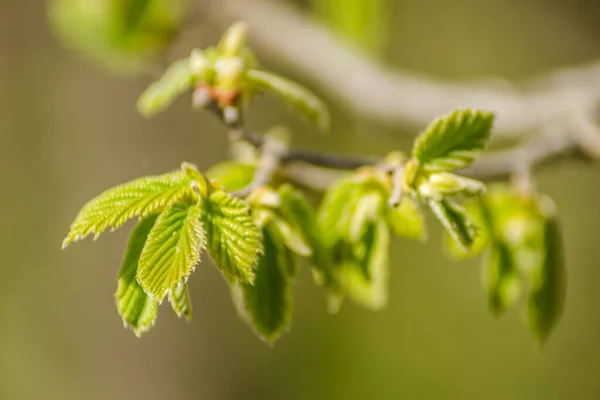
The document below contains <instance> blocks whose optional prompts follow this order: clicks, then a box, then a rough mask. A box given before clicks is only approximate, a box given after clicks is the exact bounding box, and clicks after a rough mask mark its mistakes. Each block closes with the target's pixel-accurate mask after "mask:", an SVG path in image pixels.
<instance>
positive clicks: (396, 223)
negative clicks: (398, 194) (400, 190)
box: [386, 196, 427, 241]
mask: <svg viewBox="0 0 600 400" xmlns="http://www.w3.org/2000/svg"><path fill="white" fill-rule="evenodd" d="M386 221H387V223H388V225H389V227H390V229H391V230H392V231H393V232H394V233H395V234H396V235H398V236H403V237H406V238H408V239H415V240H421V241H424V240H425V239H426V238H427V231H426V227H425V220H424V217H423V213H422V212H421V209H420V207H419V204H418V203H417V202H416V201H415V200H413V199H412V198H410V197H408V196H405V197H404V198H403V199H402V202H401V203H400V205H398V206H397V207H393V208H388V210H387V212H386Z"/></svg>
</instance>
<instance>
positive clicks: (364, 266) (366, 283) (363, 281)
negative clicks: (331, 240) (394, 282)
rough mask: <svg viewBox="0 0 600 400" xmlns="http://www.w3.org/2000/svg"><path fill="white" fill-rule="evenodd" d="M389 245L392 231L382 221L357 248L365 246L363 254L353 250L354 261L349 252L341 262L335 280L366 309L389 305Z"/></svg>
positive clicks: (369, 227) (370, 229)
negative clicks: (359, 254)
mask: <svg viewBox="0 0 600 400" xmlns="http://www.w3.org/2000/svg"><path fill="white" fill-rule="evenodd" d="M389 244H390V238H389V231H388V229H387V227H386V225H385V222H384V221H382V220H380V221H378V222H375V223H373V224H370V225H369V226H368V229H367V232H366V234H365V235H364V236H363V238H362V240H361V242H360V243H358V244H355V245H354V246H361V247H362V249H361V250H360V251H358V252H357V251H352V250H354V249H350V253H353V256H352V257H348V254H349V252H348V251H346V257H345V259H342V260H338V261H339V264H338V266H337V267H336V268H335V276H336V279H337V280H338V283H339V285H340V286H341V288H342V291H343V293H344V294H345V295H347V296H348V297H349V298H350V299H352V300H353V301H354V302H355V303H357V304H359V305H362V306H363V307H366V308H370V309H374V310H378V309H381V308H383V307H384V306H385V305H386V304H387V298H388V278H389V256H388V251H389ZM356 253H362V256H359V257H357V256H356ZM365 271H366V274H365ZM365 275H368V276H365Z"/></svg>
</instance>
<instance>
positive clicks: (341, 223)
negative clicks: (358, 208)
mask: <svg viewBox="0 0 600 400" xmlns="http://www.w3.org/2000/svg"><path fill="white" fill-rule="evenodd" d="M359 194H360V185H359V184H358V183H357V182H355V181H354V180H353V179H351V178H345V179H341V180H339V181H338V182H336V183H335V184H334V185H332V186H331V187H330V188H329V189H328V190H327V191H326V192H325V195H324V196H323V200H321V204H320V206H319V209H318V214H317V217H318V221H319V226H320V228H321V234H322V238H323V242H324V244H325V245H326V246H332V245H333V244H335V243H336V242H337V241H338V240H339V239H340V237H343V236H345V235H347V232H348V227H349V226H350V220H351V218H352V212H353V205H354V204H355V199H356V198H357V197H358V195H359Z"/></svg>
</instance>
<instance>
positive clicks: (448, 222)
mask: <svg viewBox="0 0 600 400" xmlns="http://www.w3.org/2000/svg"><path fill="white" fill-rule="evenodd" d="M429 207H431V210H432V211H433V213H434V214H435V216H436V217H437V218H438V219H439V220H440V222H441V223H442V225H444V228H446V230H447V231H448V233H450V235H451V236H452V237H453V238H454V240H455V241H456V242H457V243H458V244H459V245H460V246H461V247H462V248H463V250H464V251H468V250H469V249H470V248H471V246H472V245H473V242H474V241H475V237H476V232H475V225H474V224H473V222H472V221H471V218H470V216H469V214H467V212H466V211H465V209H464V208H463V207H462V206H460V205H458V204H456V203H455V202H453V201H452V200H449V199H444V200H440V201H437V200H429Z"/></svg>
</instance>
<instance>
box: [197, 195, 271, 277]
mask: <svg viewBox="0 0 600 400" xmlns="http://www.w3.org/2000/svg"><path fill="white" fill-rule="evenodd" d="M203 208H204V214H203V216H204V221H205V222H204V223H205V228H206V233H207V239H208V248H209V250H210V255H211V257H212V258H213V260H214V261H215V263H216V264H217V267H218V268H219V269H220V270H221V272H223V274H224V275H225V277H227V278H228V279H229V280H231V281H236V280H240V281H242V282H246V283H252V281H253V280H254V270H255V269H256V265H257V263H258V257H259V255H260V253H261V252H262V245H261V242H262V235H261V232H260V230H259V229H258V228H257V226H256V225H255V223H254V220H253V218H252V213H251V209H250V207H249V206H248V205H247V204H246V203H244V202H243V201H241V200H239V199H237V198H235V197H232V196H229V195H228V194H227V193H225V192H223V191H215V192H213V193H211V195H210V196H209V197H208V198H207V199H205V200H204V202H203Z"/></svg>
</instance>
